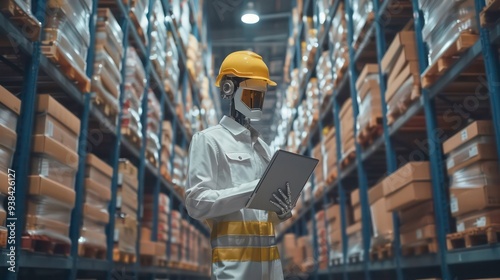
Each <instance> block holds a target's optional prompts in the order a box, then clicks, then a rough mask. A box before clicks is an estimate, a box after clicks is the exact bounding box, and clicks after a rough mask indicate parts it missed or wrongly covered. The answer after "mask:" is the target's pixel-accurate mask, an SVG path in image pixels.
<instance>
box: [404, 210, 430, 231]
mask: <svg viewBox="0 0 500 280" xmlns="http://www.w3.org/2000/svg"><path fill="white" fill-rule="evenodd" d="M434 224H435V219H434V213H431V214H427V215H424V216H420V217H418V218H416V219H414V220H412V221H411V222H409V223H405V224H402V225H401V226H400V227H399V230H400V232H401V233H406V232H410V231H414V230H416V229H418V228H423V227H425V226H427V225H434Z"/></svg>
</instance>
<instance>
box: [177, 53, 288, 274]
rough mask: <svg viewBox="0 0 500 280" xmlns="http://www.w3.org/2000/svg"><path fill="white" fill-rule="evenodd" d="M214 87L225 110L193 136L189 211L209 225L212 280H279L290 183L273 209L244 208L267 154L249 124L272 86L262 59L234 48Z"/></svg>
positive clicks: (274, 200)
mask: <svg viewBox="0 0 500 280" xmlns="http://www.w3.org/2000/svg"><path fill="white" fill-rule="evenodd" d="M216 86H217V87H219V88H220V94H221V97H222V98H223V99H229V100H230V112H229V116H224V117H223V118H222V119H221V121H220V122H219V124H218V125H216V126H214V127H210V128H207V129H205V130H203V131H201V132H198V133H196V134H195V135H193V138H192V140H191V145H190V147H189V167H188V183H187V189H186V208H187V211H188V213H189V215H190V216H191V217H193V218H195V219H198V220H202V221H205V222H207V223H208V225H209V227H210V231H211V244H212V279H218V280H221V279H249V280H250V279H252V280H253V279H269V280H274V279H283V269H282V266H281V261H280V256H279V252H278V248H277V246H276V237H275V230H274V228H275V225H276V224H278V223H280V222H282V221H284V220H286V219H288V218H290V217H291V210H292V209H293V207H294V205H292V201H291V200H292V199H291V193H290V188H289V187H288V184H287V185H286V186H285V187H286V188H283V190H282V189H280V190H279V191H278V193H275V194H273V197H271V198H270V201H271V203H273V204H274V205H275V206H276V207H277V208H278V209H280V210H279V211H278V213H276V212H268V211H263V210H256V209H247V208H245V204H246V202H247V201H248V199H249V197H250V195H251V193H252V192H253V190H254V189H255V187H256V186H257V183H258V182H259V180H260V178H261V176H262V175H263V173H264V171H265V169H266V167H267V165H268V163H269V161H270V159H271V156H272V155H271V151H270V148H269V146H268V145H267V144H266V143H265V142H264V141H263V140H262V139H261V138H260V137H259V133H258V132H257V131H256V130H255V129H254V128H253V127H252V126H251V121H255V120H259V119H260V118H261V116H262V107H263V104H264V98H265V94H266V91H267V87H268V86H276V83H275V82H274V81H272V80H270V78H269V70H268V68H267V65H266V64H265V63H264V61H263V60H262V57H261V56H259V55H258V54H256V53H254V52H251V51H237V52H234V53H231V54H229V55H228V56H227V57H226V58H225V59H224V61H223V62H222V65H221V68H220V71H219V75H218V76H217V79H216Z"/></svg>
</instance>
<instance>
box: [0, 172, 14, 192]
mask: <svg viewBox="0 0 500 280" xmlns="http://www.w3.org/2000/svg"><path fill="white" fill-rule="evenodd" d="M11 177H12V176H11ZM8 193H9V178H8V176H7V173H4V172H3V170H0V194H4V195H6V194H8Z"/></svg>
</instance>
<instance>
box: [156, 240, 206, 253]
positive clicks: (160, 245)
mask: <svg viewBox="0 0 500 280" xmlns="http://www.w3.org/2000/svg"><path fill="white" fill-rule="evenodd" d="M193 245H194V246H196V245H197V244H196V243H194V244H193ZM166 254H167V244H165V243H164V242H156V243H155V255H156V256H158V257H163V256H165V255H166ZM197 255H198V254H194V256H197Z"/></svg>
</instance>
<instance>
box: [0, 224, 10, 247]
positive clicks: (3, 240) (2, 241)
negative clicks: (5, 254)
mask: <svg viewBox="0 0 500 280" xmlns="http://www.w3.org/2000/svg"><path fill="white" fill-rule="evenodd" d="M8 234H9V232H8V231H7V229H6V228H0V248H5V247H7V236H8Z"/></svg>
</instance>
